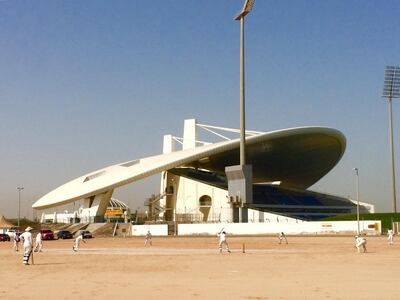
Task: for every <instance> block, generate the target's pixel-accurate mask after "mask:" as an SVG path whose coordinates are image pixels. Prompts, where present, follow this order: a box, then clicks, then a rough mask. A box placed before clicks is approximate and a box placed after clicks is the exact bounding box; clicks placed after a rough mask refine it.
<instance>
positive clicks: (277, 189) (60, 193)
mask: <svg viewBox="0 0 400 300" xmlns="http://www.w3.org/2000/svg"><path fill="white" fill-rule="evenodd" d="M199 129H202V130H205V131H207V132H209V133H212V134H214V135H215V136H217V137H218V138H219V139H222V140H223V141H221V142H215V143H209V142H202V141H199V140H198V131H199ZM222 132H228V134H229V133H230V134H235V133H237V132H238V130H236V129H229V128H222V127H217V126H210V125H203V124H198V123H197V121H196V120H195V119H188V120H185V123H184V134H183V138H178V137H176V136H173V135H165V136H164V142H163V153H162V154H160V155H156V156H151V157H146V158H142V159H137V160H131V161H127V162H123V163H120V164H116V165H112V166H109V167H106V168H103V169H100V170H97V171H95V172H92V173H89V174H86V175H84V176H81V177H79V178H76V179H74V180H72V181H70V182H68V183H66V184H64V185H61V186H60V187H58V188H56V189H55V190H53V191H51V192H49V193H48V194H46V195H44V196H43V197H42V198H40V199H39V200H37V201H36V202H35V203H34V204H33V208H34V209H37V210H44V209H50V208H52V209H56V208H57V207H60V206H63V205H66V204H69V203H72V202H75V201H79V200H82V201H83V202H82V203H83V205H82V206H81V207H80V209H79V210H78V211H75V212H74V213H73V217H74V218H70V217H69V216H68V214H63V215H62V217H61V218H60V219H63V220H72V219H74V220H76V219H78V220H85V221H86V222H89V221H92V222H93V221H95V222H96V221H97V222H99V221H103V220H104V216H105V215H106V211H107V209H110V201H111V199H112V195H113V192H114V190H115V189H116V188H118V187H121V186H124V185H126V184H130V183H133V182H136V181H139V180H141V179H144V178H146V177H149V176H152V175H155V174H161V187H160V193H159V194H158V195H153V196H152V197H151V198H150V199H148V200H147V201H146V205H147V206H148V210H147V212H146V213H147V217H148V220H152V221H153V222H154V221H158V222H163V221H165V222H168V221H175V222H180V223H193V222H205V223H207V222H234V221H236V220H234V210H235V208H237V206H238V203H239V202H240V199H239V201H238V202H236V200H237V199H238V198H240V195H233V197H232V195H229V192H228V180H227V176H226V174H225V168H226V167H229V166H233V165H237V164H238V163H239V143H240V141H239V138H235V139H230V138H228V137H227V136H226V135H227V134H226V133H224V134H225V135H224V134H223V133H222ZM179 144H180V145H181V146H180V147H178V146H179ZM178 148H180V149H178ZM345 148H346V139H345V137H344V135H343V134H342V133H341V132H339V131H338V130H335V129H332V128H327V127H299V128H290V129H283V130H277V131H271V132H255V131H246V149H247V150H246V151H247V154H246V155H247V162H248V164H251V165H252V180H253V185H252V195H253V197H252V201H251V202H248V203H244V204H243V203H241V204H240V206H241V209H242V210H243V212H244V213H245V214H246V218H245V221H247V222H257V223H258V222H260V223H261V222H269V221H270V220H271V219H278V220H279V218H285V219H286V220H289V219H290V220H295V219H296V220H297V219H298V220H319V219H322V218H325V217H328V216H335V215H339V214H348V213H355V211H356V205H355V203H354V201H352V200H350V199H346V198H342V197H337V196H333V195H326V194H322V193H317V192H313V191H310V190H308V188H309V187H310V186H312V185H313V184H315V183H316V182H317V181H319V180H320V179H321V178H322V177H324V176H325V175H326V174H327V173H328V172H329V171H331V170H332V169H333V168H334V167H335V166H336V164H337V163H338V162H339V161H340V159H341V157H342V156H343V154H344V151H345ZM111 203H113V202H112V201H111ZM127 211H128V209H127V208H125V210H124V212H125V215H126V212H127ZM361 211H362V212H373V211H374V207H373V205H369V204H367V203H362V205H361ZM52 215H54V221H56V214H51V215H50V216H52ZM47 219H48V218H47ZM60 219H59V220H58V221H60ZM45 220H46V218H45V217H43V218H42V221H45Z"/></svg>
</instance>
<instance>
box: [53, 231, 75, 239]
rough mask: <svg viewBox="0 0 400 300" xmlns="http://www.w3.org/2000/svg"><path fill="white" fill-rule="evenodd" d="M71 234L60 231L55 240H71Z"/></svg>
mask: <svg viewBox="0 0 400 300" xmlns="http://www.w3.org/2000/svg"><path fill="white" fill-rule="evenodd" d="M72 237H73V236H72V233H71V232H70V231H68V230H60V231H59V232H57V238H58V239H63V240H64V239H72Z"/></svg>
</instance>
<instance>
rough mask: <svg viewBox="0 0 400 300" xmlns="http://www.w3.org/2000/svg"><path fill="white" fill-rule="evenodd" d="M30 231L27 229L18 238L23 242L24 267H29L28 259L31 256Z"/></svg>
mask: <svg viewBox="0 0 400 300" xmlns="http://www.w3.org/2000/svg"><path fill="white" fill-rule="evenodd" d="M32 229H33V228H31V227H27V228H26V229H25V232H24V233H23V234H21V235H20V236H19V237H20V238H21V239H22V240H23V241H24V244H23V246H24V260H23V262H24V265H29V257H30V256H31V254H32V233H31V231H32Z"/></svg>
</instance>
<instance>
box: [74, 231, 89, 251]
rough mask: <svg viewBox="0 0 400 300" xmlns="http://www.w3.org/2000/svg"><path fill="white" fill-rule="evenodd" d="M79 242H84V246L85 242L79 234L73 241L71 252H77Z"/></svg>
mask: <svg viewBox="0 0 400 300" xmlns="http://www.w3.org/2000/svg"><path fill="white" fill-rule="evenodd" d="M81 241H82V242H84V243H85V244H86V242H85V240H84V239H83V233H82V234H80V235H79V236H78V237H77V238H76V239H75V244H74V246H73V247H72V250H74V251H75V252H77V251H78V250H79V245H80V243H81Z"/></svg>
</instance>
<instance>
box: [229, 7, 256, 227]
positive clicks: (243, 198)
mask: <svg viewBox="0 0 400 300" xmlns="http://www.w3.org/2000/svg"><path fill="white" fill-rule="evenodd" d="M254 1H255V0H245V1H244V5H243V8H242V10H241V11H240V12H239V14H238V15H236V17H235V18H234V19H235V20H236V21H240V165H236V166H230V167H226V168H225V174H226V177H227V178H228V193H229V199H230V200H229V201H230V202H231V204H232V219H233V221H234V222H239V223H241V222H247V221H248V209H247V207H246V203H252V202H253V186H252V184H253V177H252V176H253V174H252V172H253V171H252V166H251V165H246V149H245V147H246V129H245V101H244V100H245V97H244V95H245V93H244V17H245V16H246V15H247V14H248V13H249V12H250V10H251V9H252V8H253V5H254Z"/></svg>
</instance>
